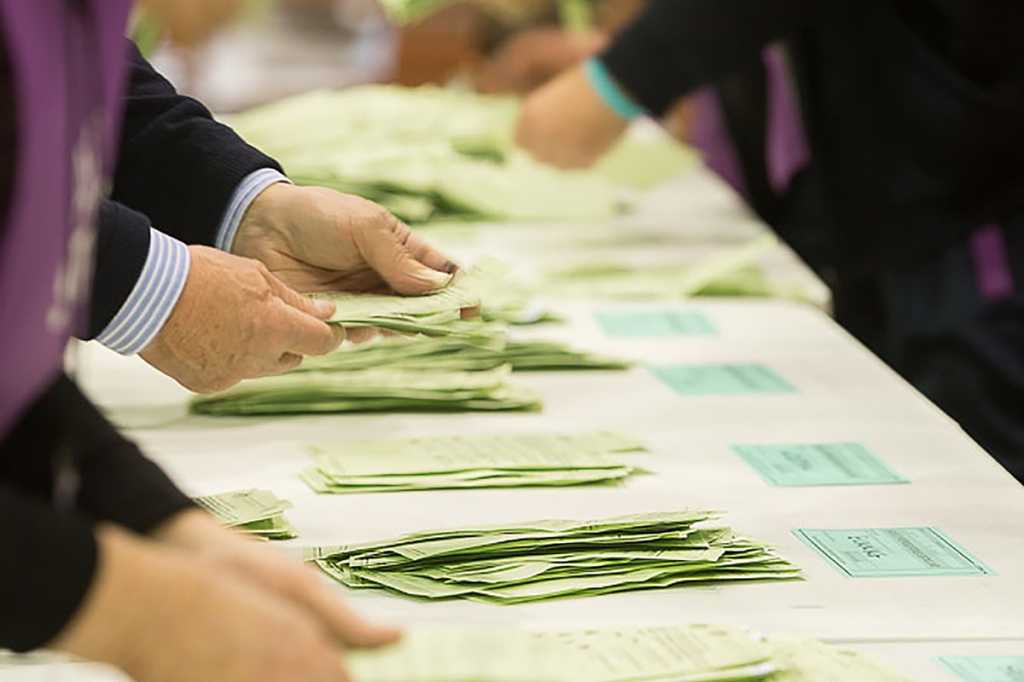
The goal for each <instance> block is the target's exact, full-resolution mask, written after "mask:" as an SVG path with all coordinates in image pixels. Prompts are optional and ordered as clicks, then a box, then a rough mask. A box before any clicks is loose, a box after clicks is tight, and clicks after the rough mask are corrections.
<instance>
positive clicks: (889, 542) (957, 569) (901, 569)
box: [793, 527, 993, 578]
mask: <svg viewBox="0 0 1024 682" xmlns="http://www.w3.org/2000/svg"><path fill="white" fill-rule="evenodd" d="M793 532H794V534H795V535H796V536H797V537H798V538H800V539H801V540H802V541H803V542H804V543H806V544H807V545H809V546H810V547H811V548H813V549H814V550H815V551H817V552H818V553H819V554H821V555H822V556H823V557H824V558H825V559H827V560H828V561H829V562H830V563H831V564H833V565H834V566H835V567H836V568H838V569H839V570H840V571H842V572H843V573H845V574H846V575H848V576H851V577H854V578H871V577H879V578H882V577H899V576H958V575H959V576H969V575H975V576H976V575H991V574H992V573H993V571H992V569H990V568H989V567H988V566H986V565H985V564H983V563H982V562H981V561H979V560H978V559H976V558H974V557H973V556H972V555H971V554H970V553H969V552H968V551H967V550H966V549H964V548H963V547H961V546H960V545H958V544H957V543H956V542H954V541H953V540H952V539H951V538H950V537H949V536H947V535H946V534H945V533H943V532H942V531H941V530H939V529H937V528H929V527H917V528H843V529H831V528H830V529H823V528H814V529H811V528H801V529H799V530H796V531H793Z"/></svg>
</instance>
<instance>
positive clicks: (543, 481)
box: [302, 432, 644, 494]
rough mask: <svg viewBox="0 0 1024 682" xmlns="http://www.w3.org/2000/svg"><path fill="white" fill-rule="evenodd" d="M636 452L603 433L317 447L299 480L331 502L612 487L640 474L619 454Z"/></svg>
mask: <svg viewBox="0 0 1024 682" xmlns="http://www.w3.org/2000/svg"><path fill="white" fill-rule="evenodd" d="M643 449H644V447H643V445H642V444H640V443H639V442H637V441H635V440H632V439H630V438H627V437H624V436H620V435H617V434H614V433H605V432H595V433H584V434H571V435H567V434H535V433H527V434H503V435H493V436H440V437H431V438H408V439H400V440H384V441H364V442H356V443H347V444H344V445H337V446H326V445H318V446H313V448H312V450H313V452H314V453H315V457H316V466H315V467H313V468H310V469H308V470H306V471H305V472H303V474H302V480H303V481H305V482H306V483H307V484H308V485H309V486H310V487H311V488H312V489H313V490H314V491H316V492H318V493H336V494H342V493H371V492H398V491H410V490H438V489H445V488H450V489H457V488H510V487H527V486H569V485H583V484H588V483H615V482H619V481H621V480H623V479H624V478H626V477H628V476H631V475H633V474H635V473H639V472H640V471H641V469H640V468H638V467H637V466H635V465H634V464H632V463H631V462H630V461H629V457H628V456H622V455H621V453H628V452H636V451H640V450H643Z"/></svg>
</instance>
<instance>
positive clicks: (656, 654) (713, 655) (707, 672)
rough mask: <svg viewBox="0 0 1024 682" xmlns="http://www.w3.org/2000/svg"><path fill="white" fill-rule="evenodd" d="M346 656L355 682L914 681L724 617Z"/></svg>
mask: <svg viewBox="0 0 1024 682" xmlns="http://www.w3.org/2000/svg"><path fill="white" fill-rule="evenodd" d="M347 660H348V666H349V670H350V673H351V675H352V679H353V680H355V682H743V681H755V680H767V681H769V682H910V680H908V679H907V678H905V677H903V676H901V675H897V674H895V673H892V672H890V671H888V670H885V669H884V668H882V667H880V666H878V665H877V664H875V663H874V662H872V661H871V660H869V659H867V658H866V657H864V656H862V655H860V654H858V653H856V652H852V651H849V650H845V649H840V648H837V647H832V646H829V645H826V644H822V643H820V642H817V641H814V640H807V639H793V638H767V639H765V638H760V637H756V636H754V635H752V634H751V633H749V632H748V631H746V630H742V629H738V628H731V627H725V626H719V625H660V626H652V627H623V628H588V629H586V630H567V631H547V632H541V631H538V632H530V631H526V630H513V629H508V630H497V629H495V630H488V629H474V630H465V629H445V628H430V629H425V628H423V629H414V630H412V631H410V632H408V633H406V635H405V636H404V637H403V638H402V640H401V642H399V643H398V644H396V645H393V646H390V647H387V648H383V649H375V650H362V651H352V652H349V654H348V657H347Z"/></svg>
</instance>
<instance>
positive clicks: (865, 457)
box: [732, 443, 908, 486]
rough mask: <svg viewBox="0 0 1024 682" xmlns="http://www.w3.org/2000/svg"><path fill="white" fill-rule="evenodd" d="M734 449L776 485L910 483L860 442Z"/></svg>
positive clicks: (758, 446)
mask: <svg viewBox="0 0 1024 682" xmlns="http://www.w3.org/2000/svg"><path fill="white" fill-rule="evenodd" d="M732 449H733V451H734V452H735V453H736V454H738V455H739V456H740V457H742V458H743V459H744V461H746V462H747V464H749V465H750V466H751V467H752V468H753V469H754V470H755V471H757V473H759V474H760V475H761V477H762V478H764V480H765V481H767V482H768V483H770V484H772V485H779V486H818V485H822V486H824V485H881V484H886V483H907V482H908V481H907V479H905V478H903V477H901V476H899V475H898V474H896V473H894V472H893V471H892V470H891V469H889V467H887V466H886V465H885V463H884V462H882V460H880V459H879V458H878V456H877V455H875V454H874V453H872V452H871V451H870V450H868V449H867V448H865V447H864V446H863V445H861V444H860V443H816V444H807V445H799V444H771V445H767V444H766V445H734V446H733V448H732Z"/></svg>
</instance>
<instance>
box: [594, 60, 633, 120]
mask: <svg viewBox="0 0 1024 682" xmlns="http://www.w3.org/2000/svg"><path fill="white" fill-rule="evenodd" d="M583 70H584V72H585V73H586V74H587V81H588V82H589V83H590V87H592V88H594V92H596V93H597V96H598V97H600V98H601V101H602V102H604V103H605V104H607V105H608V107H609V108H610V109H611V110H612V111H614V112H615V113H616V114H618V115H619V116H621V117H622V118H624V119H626V120H627V121H630V120H632V119H634V118H637V117H639V116H643V115H644V113H645V112H644V110H643V108H642V107H641V106H640V105H638V104H637V103H636V102H634V101H633V100H632V99H631V98H630V97H629V95H627V94H626V93H624V92H623V91H622V88H620V87H619V84H618V83H616V82H615V81H614V80H613V79H612V77H611V74H609V73H608V69H606V68H605V66H604V64H602V63H601V60H600V59H597V58H596V57H591V58H590V59H588V60H587V61H586V63H585V64H584V65H583Z"/></svg>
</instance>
